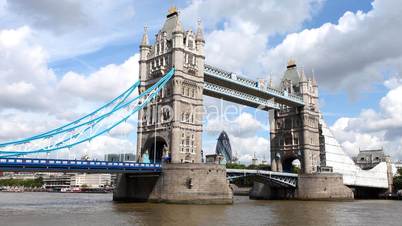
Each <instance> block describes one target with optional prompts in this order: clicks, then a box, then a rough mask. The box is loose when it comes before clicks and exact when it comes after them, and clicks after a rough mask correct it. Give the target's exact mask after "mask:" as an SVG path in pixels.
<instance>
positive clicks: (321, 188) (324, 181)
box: [250, 173, 354, 200]
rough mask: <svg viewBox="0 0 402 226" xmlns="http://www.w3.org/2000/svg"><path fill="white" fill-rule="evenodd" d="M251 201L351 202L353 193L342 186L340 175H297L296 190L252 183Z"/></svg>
mask: <svg viewBox="0 0 402 226" xmlns="http://www.w3.org/2000/svg"><path fill="white" fill-rule="evenodd" d="M250 198H251V199H298V200H351V199H353V198H354V195H353V191H352V190H351V189H350V188H348V187H347V186H345V185H344V184H343V179H342V175H340V174H336V173H314V174H302V175H299V178H298V181H297V188H296V189H291V188H281V187H275V186H272V185H270V184H266V183H265V184H264V183H261V182H254V185H253V188H252V189H251V191H250Z"/></svg>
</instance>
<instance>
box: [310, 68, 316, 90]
mask: <svg viewBox="0 0 402 226" xmlns="http://www.w3.org/2000/svg"><path fill="white" fill-rule="evenodd" d="M311 71H312V74H313V81H312V83H313V86H317V80H316V79H315V74H314V69H312V70H311Z"/></svg>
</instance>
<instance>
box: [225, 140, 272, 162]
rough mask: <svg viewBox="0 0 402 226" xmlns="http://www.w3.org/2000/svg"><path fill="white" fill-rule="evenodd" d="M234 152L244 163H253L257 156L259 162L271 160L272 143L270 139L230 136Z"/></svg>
mask: <svg viewBox="0 0 402 226" xmlns="http://www.w3.org/2000/svg"><path fill="white" fill-rule="evenodd" d="M229 139H230V142H231V147H232V151H233V152H234V153H237V154H238V158H239V161H240V162H242V163H247V164H249V163H251V159H252V157H253V156H254V154H255V156H256V157H257V159H258V160H259V161H261V160H263V159H265V160H267V161H268V162H269V159H270V152H269V150H270V142H269V138H268V137H267V138H264V137H259V136H254V137H247V138H242V137H235V136H231V135H229Z"/></svg>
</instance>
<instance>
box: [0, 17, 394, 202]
mask: <svg viewBox="0 0 402 226" xmlns="http://www.w3.org/2000/svg"><path fill="white" fill-rule="evenodd" d="M204 45H205V40H204V37H203V30H202V28H201V26H200V24H198V26H197V29H196V31H195V32H193V31H191V30H184V28H183V26H182V24H181V21H180V19H179V13H178V12H177V11H176V10H171V11H169V14H168V15H167V16H166V21H165V23H164V25H163V27H162V29H161V30H159V32H158V33H157V34H156V35H155V42H154V43H152V44H150V42H149V37H148V34H147V30H145V31H144V35H143V38H142V40H141V44H140V60H139V78H140V81H138V82H137V83H135V84H134V85H133V86H131V87H130V88H129V89H128V90H127V91H125V92H124V93H122V94H121V95H120V96H118V97H117V98H115V99H113V100H112V101H110V102H108V103H107V104H105V105H104V106H102V107H101V108H99V109H97V110H95V111H94V112H92V113H90V114H88V115H86V116H84V117H82V118H80V119H78V120H76V121H74V122H71V123H68V124H67V125H64V126H61V127H59V128H57V129H54V130H51V131H48V132H45V133H42V134H38V135H35V136H32V137H30V138H25V139H20V140H16V141H10V142H6V143H0V158H15V157H24V156H32V155H33V154H47V153H50V152H54V151H59V150H64V149H71V148H73V147H75V146H77V145H79V144H81V143H83V142H89V141H92V140H93V142H96V139H95V138H96V137H98V136H100V135H105V134H107V133H108V132H109V131H111V130H113V128H115V127H116V126H118V125H120V124H122V123H124V122H125V121H127V119H128V118H130V117H131V116H132V115H134V114H135V113H138V126H137V150H136V151H137V155H136V156H137V158H138V159H137V162H138V163H141V162H146V161H152V164H153V165H138V163H137V165H136V164H135V163H133V165H130V163H127V164H128V165H127V168H125V166H126V163H121V164H122V165H121V167H119V166H120V165H117V166H116V167H115V168H113V169H112V166H113V165H110V167H109V163H108V162H103V163H99V164H100V165H96V164H97V163H96V162H94V164H95V165H91V163H87V162H85V161H80V164H78V163H77V161H73V162H68V161H67V160H66V161H67V163H66V164H67V165H64V164H63V161H60V160H51V161H53V162H49V161H46V160H44V159H40V160H37V161H39V163H41V161H44V163H43V165H42V167H41V165H40V164H36V162H33V161H36V160H34V159H31V160H30V161H31V162H27V161H25V160H21V162H20V161H19V160H18V161H17V160H14V161H15V162H14V165H13V164H12V163H11V162H9V161H8V160H6V161H0V169H1V168H2V167H3V169H7V170H11V169H15V170H23V169H25V168H29V169H30V170H38V171H39V170H41V169H43V168H44V167H45V168H46V167H48V169H50V168H51V169H54V170H60V171H63V170H66V168H65V167H69V168H68V169H69V170H73V169H74V170H78V171H85V170H88V172H89V171H90V170H101V171H102V172H105V171H107V170H110V172H120V173H121V174H120V176H119V177H118V181H117V184H118V186H117V188H116V189H115V193H114V199H115V200H134V201H143V200H154V201H167V202H201V203H230V202H232V193H231V190H230V189H229V186H228V181H227V179H226V177H228V178H229V179H230V178H234V177H240V176H249V175H257V176H258V177H259V178H260V179H261V178H262V181H260V182H261V183H260V182H257V183H256V184H257V185H258V186H259V187H258V186H257V188H256V189H257V193H258V191H263V190H264V191H267V192H268V193H269V192H271V193H272V192H273V191H278V187H282V188H283V189H290V190H291V191H293V192H295V190H296V193H294V194H293V195H294V196H296V197H297V198H301V199H322V198H351V197H353V194H352V192H351V190H350V189H349V188H348V187H346V186H345V185H347V186H349V187H354V188H356V187H357V188H358V187H372V188H377V189H389V188H390V187H391V185H392V180H391V178H392V172H393V168H392V166H391V165H390V164H387V163H381V164H380V165H378V166H377V167H375V168H374V169H372V170H369V171H363V170H361V169H359V168H358V167H357V166H355V165H354V163H353V161H352V160H351V159H350V157H348V156H347V155H346V154H345V153H344V152H343V150H342V148H341V147H340V145H339V144H338V143H337V142H336V140H335V138H334V137H333V136H332V134H331V132H330V131H329V129H328V127H327V126H326V124H325V122H324V119H323V117H322V115H321V113H320V110H319V105H318V98H319V94H318V85H317V81H316V80H315V79H314V78H308V77H307V76H306V75H305V74H304V72H303V71H302V70H299V69H298V68H297V65H296V63H295V62H294V61H289V62H288V65H287V68H286V70H285V73H284V76H283V78H282V80H281V83H280V85H279V86H275V87H272V86H271V85H270V84H264V83H262V82H257V81H254V80H252V79H249V78H246V77H244V76H239V75H237V74H235V73H232V72H228V71H225V70H223V69H219V67H214V66H210V65H207V64H205V55H204ZM137 89H138V91H139V94H138V95H137V96H133V93H134V90H137ZM204 95H206V96H211V97H215V98H220V99H224V100H227V101H230V102H234V103H238V104H242V105H246V106H249V107H253V108H257V109H260V110H264V111H267V112H268V116H269V121H270V141H271V142H270V152H271V166H272V172H268V171H264V172H262V171H247V172H246V171H242V172H240V171H236V170H227V171H226V169H225V168H224V167H223V166H219V165H214V164H202V163H201V147H202V128H203V124H202V106H203V96H204ZM164 158H165V159H166V160H167V162H169V163H166V164H163V165H162V168H161V165H159V163H160V162H162V160H163V159H164ZM295 159H298V160H299V161H300V163H301V171H302V172H301V173H302V175H298V176H297V175H294V174H289V173H288V172H286V171H288V170H289V168H290V167H291V163H292V161H293V160H295ZM10 161H11V160H10ZM57 161H60V162H61V164H60V165H57ZM33 163H35V164H33ZM72 163H74V164H72ZM183 163H186V164H183ZM83 164H84V165H85V166H86V164H89V165H88V167H86V168H85V167H83V166H84V165H83ZM32 167H33V168H32ZM35 167H36V168H35ZM108 167H109V168H108ZM130 167H131V168H130ZM144 167H145V168H146V167H151V168H148V170H155V172H157V173H159V172H160V171H161V173H160V176H159V177H147V176H146V175H144V177H141V173H140V171H141V170H144ZM112 170H113V171H112ZM323 171H326V172H323ZM134 173H135V174H136V176H135V177H134V176H133V174H134ZM273 184H275V186H274V187H275V189H276V190H272V189H271V187H272V186H273ZM264 187H268V188H267V189H265V188H264ZM261 188H264V189H261ZM285 193H286V194H287V195H288V194H289V192H287V191H286V192H285ZM263 196H264V197H266V196H267V195H266V194H263ZM268 196H269V195H268Z"/></svg>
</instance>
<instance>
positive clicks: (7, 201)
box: [0, 192, 402, 226]
mask: <svg viewBox="0 0 402 226" xmlns="http://www.w3.org/2000/svg"><path fill="white" fill-rule="evenodd" d="M111 200H112V195H111V194H83V193H81V194H63V193H1V192H0V225H1V226H3V225H4V226H14V225H30V226H31V225H43V226H48V225H49V226H50V225H52V226H53V225H57V226H65V225H186V226H187V225H376V226H381V225H402V201H390V200H360V201H350V202H321V201H320V202H311V201H309V202H307V201H255V200H249V199H248V197H235V202H234V204H233V205H172V204H152V203H114V202H112V201H111Z"/></svg>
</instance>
